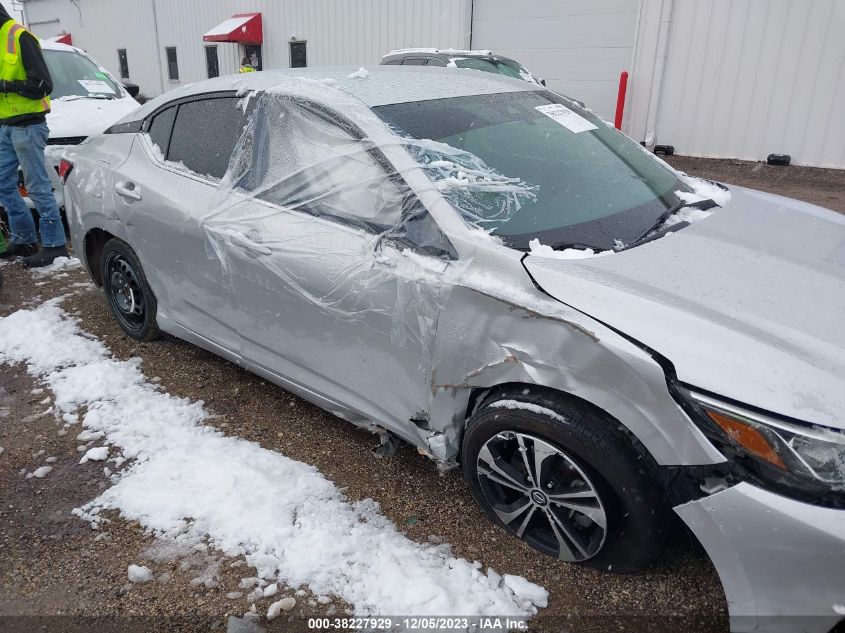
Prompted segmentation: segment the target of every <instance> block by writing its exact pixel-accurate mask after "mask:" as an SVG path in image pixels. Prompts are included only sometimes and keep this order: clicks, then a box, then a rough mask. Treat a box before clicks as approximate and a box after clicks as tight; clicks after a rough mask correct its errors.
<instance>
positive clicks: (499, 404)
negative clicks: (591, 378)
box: [487, 400, 566, 592]
mask: <svg viewBox="0 0 845 633" xmlns="http://www.w3.org/2000/svg"><path fill="white" fill-rule="evenodd" d="M487 406H488V407H490V408H491V409H512V410H514V409H523V410H525V411H533V412H534V413H539V414H540V415H546V416H548V417H550V418H552V419H553V420H557V421H558V422H563V423H564V424H565V423H566V418H565V417H563V416H562V415H561V414H559V413H556V412H555V411H552V410H551V409H547V408H546V407H541V406H540V405H539V404H534V403H532V402H520V401H519V400H496V401H495V402H491V403H490V404H489V405H487ZM520 580H524V579H522V578H520ZM525 582H528V581H525ZM513 584H514V585H516V581H514V583H513ZM508 586H510V585H508ZM534 586H535V587H536V585H534ZM511 588H512V589H513V587H511ZM515 591H516V590H515V589H514V592H515Z"/></svg>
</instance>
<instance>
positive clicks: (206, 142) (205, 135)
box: [114, 94, 244, 354]
mask: <svg viewBox="0 0 845 633" xmlns="http://www.w3.org/2000/svg"><path fill="white" fill-rule="evenodd" d="M243 125H244V115H243V112H242V110H241V109H240V108H238V100H237V99H236V98H235V97H234V96H233V95H231V94H228V95H220V94H215V95H200V96H199V97H193V98H191V99H188V100H182V101H181V102H178V103H175V104H173V105H170V106H168V107H165V108H163V109H161V110H160V111H158V112H156V113H154V114H153V115H152V116H151V117H150V118H149V119H148V120H147V121H146V122H145V124H144V130H145V131H144V132H142V133H141V134H139V135H138V136H137V137H136V139H135V142H134V144H133V147H132V151H131V153H130V157H129V159H128V160H127V161H126V162H125V163H123V164H122V165H121V166H120V167H119V168H118V170H116V172H115V174H114V193H115V196H114V198H115V201H116V202H115V204H116V207H117V209H118V213H119V215H120V216H121V218H122V220H123V222H124V223H125V225H126V227H127V232H128V235H129V237H130V242H131V246H132V247H133V248H134V249H135V251H136V252H137V253H138V256H139V258H140V259H141V262H142V264H143V266H144V271H145V273H146V275H147V277H148V279H149V281H150V284H151V286H152V288H153V291H154V292H155V294H156V297H157V299H158V310H159V320H160V322H161V325H163V326H164V327H165V329H167V323H168V322H173V323H174V324H175V325H177V326H180V327H181V328H184V329H185V330H188V331H189V332H191V333H193V334H195V335H198V336H200V337H201V338H203V339H205V340H206V341H207V342H208V343H210V344H213V345H207V346H212V347H214V346H219V347H222V348H223V349H224V350H226V351H228V352H229V353H231V354H239V347H240V337H239V336H238V333H237V331H236V329H235V327H234V325H233V322H234V321H236V315H235V314H234V311H233V304H234V300H235V299H234V295H233V293H232V291H231V288H230V285H229V284H228V283H227V282H226V279H225V272H224V270H223V268H222V265H221V262H220V259H219V258H217V257H215V256H214V254H213V253H211V252H210V250H209V245H208V240H207V237H206V235H205V233H204V231H203V230H202V228H201V226H200V219H201V218H202V217H203V216H205V215H206V214H207V213H208V212H209V211H210V210H211V209H212V208H213V206H214V204H215V200H216V195H217V188H218V184H219V181H220V178H222V176H223V175H224V174H225V172H226V169H227V167H228V164H229V158H230V156H231V153H232V148H233V147H234V146H235V143H236V142H237V140H238V137H239V136H240V133H241V131H242V129H243ZM218 351H219V350H218Z"/></svg>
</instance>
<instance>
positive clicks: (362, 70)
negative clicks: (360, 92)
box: [349, 66, 370, 79]
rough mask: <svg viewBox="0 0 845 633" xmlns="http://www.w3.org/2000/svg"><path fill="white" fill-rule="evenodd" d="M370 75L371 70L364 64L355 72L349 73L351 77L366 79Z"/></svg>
mask: <svg viewBox="0 0 845 633" xmlns="http://www.w3.org/2000/svg"><path fill="white" fill-rule="evenodd" d="M369 76H370V73H369V71H368V70H367V69H366V68H364V67H363V66H361V67H360V68H359V69H358V70H356V71H355V72H354V73H349V78H350V79H366V78H367V77H369Z"/></svg>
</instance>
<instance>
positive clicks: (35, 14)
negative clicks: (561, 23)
mask: <svg viewBox="0 0 845 633" xmlns="http://www.w3.org/2000/svg"><path fill="white" fill-rule="evenodd" d="M27 7H28V8H27V11H28V13H29V20H30V23H33V22H37V21H41V20H49V19H50V18H58V21H57V22H53V23H49V24H41V25H38V26H36V27H34V30H35V31H36V34H38V35H41V36H44V37H49V36H52V35H55V34H56V33H58V32H59V31H60V30H62V29H65V30H67V31H69V32H70V33H71V34H72V36H73V40H74V44H75V45H77V46H79V47H81V48H84V49H86V50H87V51H88V52H89V53H90V54H91V55H93V56H94V57H95V58H97V59H98V61H100V62H101V63H102V64H103V65H104V66H106V68H108V69H109V70H110V71H112V72H114V73H115V75H117V71H118V62H117V49H118V48H126V49H127V55H128V58H129V70H130V76H131V79H132V80H133V81H135V82H136V83H138V84H139V85H140V86H141V89H142V92H144V93H145V94H147V95H149V96H155V95H157V94H159V93H161V92H162V91H164V90H168V89H170V88H171V87H173V86H174V85H178V83H183V84H184V83H191V82H194V81H199V80H201V79H205V78H206V60H205V50H204V46H205V44H204V43H203V41H202V36H203V34H204V33H206V32H207V31H209V30H211V29H212V28H214V27H215V26H217V25H218V24H219V23H221V22H223V21H224V20H226V19H227V18H229V17H231V16H232V15H233V14H235V13H252V12H261V13H262V18H263V21H264V45H263V50H262V53H263V58H264V59H263V61H264V68H265V69H271V68H287V67H289V66H290V48H289V42H290V39H291V36H296V38H297V40H300V41H302V40H305V41H307V57H308V65H309V66H324V65H356V66H357V65H365V64H378V63H379V61H380V60H381V57H382V55H384V54H385V53H387V52H388V51H390V50H391V49H393V48H400V47H407V46H435V47H443V48H449V47H453V48H466V47H467V46H468V45H469V32H470V22H469V16H470V0H285V1H282V0H79V11H77V9H76V7H74V5H73V4H72V3H71V2H69V1H68V0H30V2H28V4H27ZM154 12H155V16H156V18H157V20H156V22H154V21H153V15H154ZM80 15H81V19H80ZM155 23H157V24H158V42H156V32H155V28H154V25H155ZM168 46H175V47H176V53H177V57H178V61H179V82H171V81H169V80H168V78H167V60H166V57H165V52H164V49H165V47H168ZM217 46H218V49H217V50H218V58H219V64H220V74H228V73H235V72H237V70H238V66H239V61H240V59H241V57H242V56H243V51H241V50H239V47H238V45H236V44H223V43H220V44H218V45H217ZM162 74H163V77H162Z"/></svg>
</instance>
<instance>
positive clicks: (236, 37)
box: [202, 13, 264, 44]
mask: <svg viewBox="0 0 845 633" xmlns="http://www.w3.org/2000/svg"><path fill="white" fill-rule="evenodd" d="M202 40H203V41H204V42H237V43H240V44H261V43H262V42H263V41H264V27H263V24H262V22H261V14H260V13H238V14H237V15H233V16H232V17H231V18H229V19H228V20H226V21H225V22H223V23H222V24H218V25H217V26H215V27H214V28H213V29H211V30H210V31H209V32H208V33H206V34H205V35H203V36H202Z"/></svg>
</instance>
